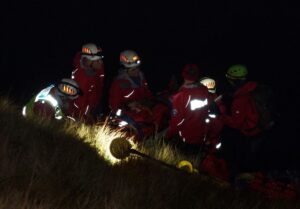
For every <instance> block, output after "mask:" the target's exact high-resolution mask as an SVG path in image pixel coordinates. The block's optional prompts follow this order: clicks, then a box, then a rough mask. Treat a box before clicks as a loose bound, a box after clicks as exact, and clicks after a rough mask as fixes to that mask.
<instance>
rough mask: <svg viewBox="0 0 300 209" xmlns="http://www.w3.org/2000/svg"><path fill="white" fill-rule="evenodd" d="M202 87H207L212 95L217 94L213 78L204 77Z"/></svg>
mask: <svg viewBox="0 0 300 209" xmlns="http://www.w3.org/2000/svg"><path fill="white" fill-rule="evenodd" d="M199 82H200V83H201V84H202V85H204V86H206V87H207V89H208V91H209V92H210V93H216V90H217V88H216V81H215V80H214V79H212V78H208V77H204V78H201V79H200V81H199Z"/></svg>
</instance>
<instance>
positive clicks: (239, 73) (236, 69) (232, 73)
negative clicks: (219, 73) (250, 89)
mask: <svg viewBox="0 0 300 209" xmlns="http://www.w3.org/2000/svg"><path fill="white" fill-rule="evenodd" d="M247 75H248V70H247V67H246V66H245V65H239V64H238V65H232V66H231V67H230V68H229V69H228V70H227V72H226V77H227V78H229V79H240V80H245V79H246V77H247Z"/></svg>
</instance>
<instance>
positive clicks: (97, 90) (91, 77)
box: [71, 43, 105, 123]
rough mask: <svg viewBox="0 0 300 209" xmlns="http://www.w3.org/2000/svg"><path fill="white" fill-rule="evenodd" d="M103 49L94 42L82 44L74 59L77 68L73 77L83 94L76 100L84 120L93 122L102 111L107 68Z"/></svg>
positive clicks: (75, 103) (79, 113)
mask: <svg viewBox="0 0 300 209" xmlns="http://www.w3.org/2000/svg"><path fill="white" fill-rule="evenodd" d="M103 58H104V56H103V50H102V49H101V48H100V47H98V46H96V45H95V44H94V43H87V44H84V45H83V46H82V49H81V52H78V53H77V54H76V55H75V58H74V60H73V63H74V67H75V70H74V71H73V72H72V76H71V77H72V79H74V80H75V81H77V83H78V84H79V86H80V89H81V90H82V93H83V95H82V96H81V97H78V98H77V99H76V100H75V101H74V105H75V106H76V107H78V115H79V116H80V118H82V119H83V121H86V122H88V123H91V122H93V121H95V120H96V117H97V115H98V114H99V112H100V111H101V110H100V109H101V99H102V95H103V86H104V76H105V68H104V63H103Z"/></svg>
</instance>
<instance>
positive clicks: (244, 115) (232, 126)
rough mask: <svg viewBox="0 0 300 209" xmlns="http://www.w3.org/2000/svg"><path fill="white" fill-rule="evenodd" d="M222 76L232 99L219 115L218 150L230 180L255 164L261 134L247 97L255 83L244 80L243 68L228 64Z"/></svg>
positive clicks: (246, 75)
mask: <svg viewBox="0 0 300 209" xmlns="http://www.w3.org/2000/svg"><path fill="white" fill-rule="evenodd" d="M226 78H227V81H228V83H229V84H230V85H231V88H232V91H231V92H229V93H228V94H227V95H232V102H231V106H230V109H229V110H228V113H226V114H221V115H220V119H221V120H222V121H223V123H224V125H225V126H224V131H223V132H222V140H223V143H222V144H223V148H224V149H222V150H223V151H225V152H224V157H225V160H226V161H227V165H228V168H229V172H230V181H231V182H232V183H234V180H235V178H236V175H237V174H238V173H240V172H245V171H250V170H252V169H253V168H254V167H255V163H257V162H256V160H257V159H256V155H257V154H258V151H259V147H260V146H261V143H262V141H263V140H264V138H265V137H264V135H263V134H262V131H261V130H260V128H259V127H258V126H257V123H258V119H259V115H258V112H257V110H256V107H255V104H254V101H253V99H252V98H251V92H252V91H253V90H254V89H255V88H256V86H257V83H256V82H254V81H248V79H247V78H248V69H247V67H246V66H245V65H241V64H236V65H232V66H231V67H229V68H228V70H227V72H226Z"/></svg>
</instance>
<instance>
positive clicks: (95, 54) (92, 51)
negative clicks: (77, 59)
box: [81, 43, 104, 61]
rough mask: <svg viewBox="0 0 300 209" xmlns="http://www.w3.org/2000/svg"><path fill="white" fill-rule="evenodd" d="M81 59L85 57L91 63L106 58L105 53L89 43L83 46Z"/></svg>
mask: <svg viewBox="0 0 300 209" xmlns="http://www.w3.org/2000/svg"><path fill="white" fill-rule="evenodd" d="M81 57H85V58H87V59H88V60H91V61H97V60H100V59H103V58H104V55H103V51H102V49H101V48H100V47H97V46H96V45H95V44H93V43H88V44H85V45H83V46H82V49H81Z"/></svg>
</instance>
